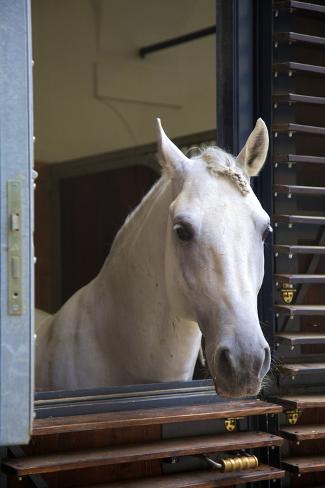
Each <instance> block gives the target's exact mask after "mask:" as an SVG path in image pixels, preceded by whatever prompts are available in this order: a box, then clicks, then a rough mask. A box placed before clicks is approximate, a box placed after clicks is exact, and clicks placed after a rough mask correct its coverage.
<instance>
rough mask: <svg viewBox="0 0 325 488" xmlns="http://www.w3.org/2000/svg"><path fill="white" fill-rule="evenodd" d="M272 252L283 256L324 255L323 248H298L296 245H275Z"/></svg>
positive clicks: (324, 250) (324, 247) (324, 248)
mask: <svg viewBox="0 0 325 488" xmlns="http://www.w3.org/2000/svg"><path fill="white" fill-rule="evenodd" d="M273 251H274V252H278V253H285V254H325V246H300V245H296V244H293V245H292V244H276V245H274V246H273Z"/></svg>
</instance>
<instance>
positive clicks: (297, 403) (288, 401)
mask: <svg viewBox="0 0 325 488" xmlns="http://www.w3.org/2000/svg"><path fill="white" fill-rule="evenodd" d="M272 400H273V401H274V402H276V403H278V404H280V405H282V406H283V407H284V408H285V409H298V410H304V409H305V408H323V407H325V395H323V394H314V395H302V394H298V393H297V394H296V395H279V396H277V397H274V398H272Z"/></svg>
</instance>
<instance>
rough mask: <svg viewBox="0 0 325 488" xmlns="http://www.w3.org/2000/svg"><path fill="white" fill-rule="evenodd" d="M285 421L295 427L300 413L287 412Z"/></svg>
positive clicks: (296, 411) (296, 410) (294, 411)
mask: <svg viewBox="0 0 325 488" xmlns="http://www.w3.org/2000/svg"><path fill="white" fill-rule="evenodd" d="M286 415H287V421H288V423H289V424H290V425H295V424H296V423H297V422H298V418H299V415H300V411H299V410H298V409H295V410H287V411H286Z"/></svg>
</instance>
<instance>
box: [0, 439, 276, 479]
mask: <svg viewBox="0 0 325 488" xmlns="http://www.w3.org/2000/svg"><path fill="white" fill-rule="evenodd" d="M282 443H283V439H282V438H281V437H278V436H276V435H273V434H268V433H265V432H236V433H230V432H227V434H220V435H219V434H218V435H217V434H215V435H207V436H198V437H186V438H183V439H171V440H163V441H155V442H148V443H143V444H140V445H139V444H129V445H123V446H112V447H109V448H101V449H91V450H90V449H87V450H86V449H85V450H82V451H69V452H59V453H55V454H48V455H43V456H33V457H28V456H27V457H24V458H17V459H5V460H4V461H3V463H2V469H3V470H4V471H6V472H7V473H13V474H16V475H17V476H26V475H30V474H41V473H43V474H44V473H53V472H58V471H60V472H61V471H69V470H72V469H83V468H93V467H99V466H108V465H112V464H123V463H132V462H138V461H149V460H152V459H164V458H169V457H176V456H186V455H189V456H191V455H196V454H201V453H213V452H221V451H235V450H240V449H244V448H245V449H250V448H254V447H266V446H281V445H282Z"/></svg>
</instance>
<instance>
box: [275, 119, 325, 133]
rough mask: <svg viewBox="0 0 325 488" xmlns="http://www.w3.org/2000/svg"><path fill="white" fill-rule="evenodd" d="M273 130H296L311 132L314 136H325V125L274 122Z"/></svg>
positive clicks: (298, 131) (297, 131)
mask: <svg viewBox="0 0 325 488" xmlns="http://www.w3.org/2000/svg"><path fill="white" fill-rule="evenodd" d="M272 130H273V132H280V133H281V132H288V133H289V132H292V133H294V132H296V133H298V134H299V133H302V134H311V135H314V136H324V135H325V127H319V126H317V125H305V124H296V123H294V122H285V123H282V124H274V125H273V127H272Z"/></svg>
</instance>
